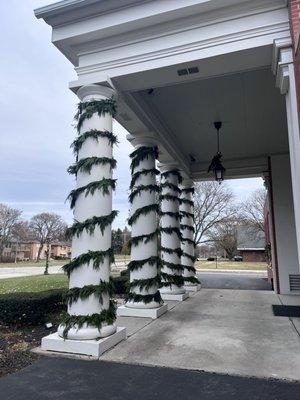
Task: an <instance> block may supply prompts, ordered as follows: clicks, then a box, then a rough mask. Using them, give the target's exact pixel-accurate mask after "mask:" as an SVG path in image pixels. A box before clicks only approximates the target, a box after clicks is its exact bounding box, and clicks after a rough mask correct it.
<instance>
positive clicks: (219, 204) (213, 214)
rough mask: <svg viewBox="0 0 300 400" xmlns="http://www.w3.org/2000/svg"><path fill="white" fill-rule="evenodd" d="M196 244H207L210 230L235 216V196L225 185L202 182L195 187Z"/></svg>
mask: <svg viewBox="0 0 300 400" xmlns="http://www.w3.org/2000/svg"><path fill="white" fill-rule="evenodd" d="M194 201H195V207H194V211H195V243H196V245H199V243H203V242H206V241H207V240H208V236H209V232H210V230H211V229H212V228H213V227H214V226H215V225H217V224H220V223H221V222H222V221H224V220H227V219H228V218H230V217H231V216H233V215H234V214H235V211H236V209H235V207H234V205H233V203H234V194H233V192H232V191H231V189H229V188H228V187H227V186H226V185H225V184H222V185H219V184H218V183H217V182H200V183H196V185H195V196H194Z"/></svg>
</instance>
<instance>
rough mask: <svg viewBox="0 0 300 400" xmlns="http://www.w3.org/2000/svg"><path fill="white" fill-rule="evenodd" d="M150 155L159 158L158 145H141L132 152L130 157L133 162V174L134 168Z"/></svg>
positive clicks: (131, 166)
mask: <svg viewBox="0 0 300 400" xmlns="http://www.w3.org/2000/svg"><path fill="white" fill-rule="evenodd" d="M149 157H152V158H154V159H155V160H156V159H157V157H158V149H157V147H156V146H154V147H148V146H141V147H139V148H137V149H136V150H134V151H133V152H132V153H131V154H130V158H131V160H132V161H131V164H130V168H131V173H132V174H133V172H134V169H135V168H136V167H138V166H139V165H140V163H141V162H142V161H144V160H146V159H147V158H149Z"/></svg>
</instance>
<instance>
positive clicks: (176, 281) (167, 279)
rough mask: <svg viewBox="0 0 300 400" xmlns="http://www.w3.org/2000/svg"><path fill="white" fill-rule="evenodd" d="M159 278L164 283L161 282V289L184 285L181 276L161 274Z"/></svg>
mask: <svg viewBox="0 0 300 400" xmlns="http://www.w3.org/2000/svg"><path fill="white" fill-rule="evenodd" d="M160 276H161V278H162V279H164V281H162V282H161V284H160V285H161V287H165V286H171V285H176V286H179V287H181V286H183V285H184V279H183V276H182V275H171V274H167V273H166V272H161V273H160Z"/></svg>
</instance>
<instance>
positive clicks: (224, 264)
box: [195, 261, 267, 271]
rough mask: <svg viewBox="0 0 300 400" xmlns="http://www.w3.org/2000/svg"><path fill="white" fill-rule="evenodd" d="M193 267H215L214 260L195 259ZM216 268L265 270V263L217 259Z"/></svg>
mask: <svg viewBox="0 0 300 400" xmlns="http://www.w3.org/2000/svg"><path fill="white" fill-rule="evenodd" d="M195 267H196V268H197V269H199V270H201V269H216V262H215V261H197V262H196V264H195ZM217 269H232V270H237V269H243V270H257V271H265V270H266V269H267V264H266V263H262V262H234V261H218V265H217Z"/></svg>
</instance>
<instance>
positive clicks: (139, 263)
mask: <svg viewBox="0 0 300 400" xmlns="http://www.w3.org/2000/svg"><path fill="white" fill-rule="evenodd" d="M159 261H160V260H159V258H158V257H157V256H151V257H149V258H144V259H143V260H132V261H130V263H129V264H128V267H127V269H128V271H136V270H137V269H141V268H142V267H143V266H144V265H145V264H149V265H155V264H158V263H159Z"/></svg>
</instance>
